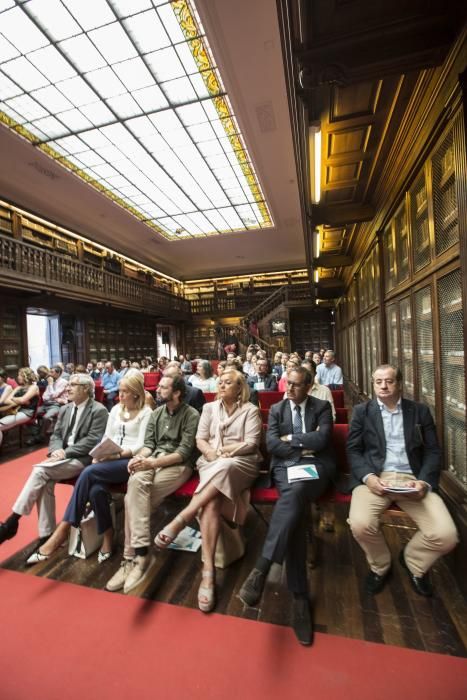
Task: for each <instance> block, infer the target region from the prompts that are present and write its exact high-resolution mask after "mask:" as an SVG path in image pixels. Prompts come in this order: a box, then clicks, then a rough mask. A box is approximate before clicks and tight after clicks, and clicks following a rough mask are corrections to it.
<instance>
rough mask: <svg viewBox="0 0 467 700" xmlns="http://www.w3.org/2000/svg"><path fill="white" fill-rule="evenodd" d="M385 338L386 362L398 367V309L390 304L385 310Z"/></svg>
mask: <svg viewBox="0 0 467 700" xmlns="http://www.w3.org/2000/svg"><path fill="white" fill-rule="evenodd" d="M386 322H387V338H388V362H389V364H391V365H395V366H396V367H398V366H399V338H398V332H397V326H398V309H397V304H391V306H388V307H387V310H386Z"/></svg>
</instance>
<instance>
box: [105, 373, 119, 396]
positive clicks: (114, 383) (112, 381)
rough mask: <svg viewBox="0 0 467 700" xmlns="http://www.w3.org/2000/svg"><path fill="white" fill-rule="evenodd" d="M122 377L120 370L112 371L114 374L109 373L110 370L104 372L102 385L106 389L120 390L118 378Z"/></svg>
mask: <svg viewBox="0 0 467 700" xmlns="http://www.w3.org/2000/svg"><path fill="white" fill-rule="evenodd" d="M119 379H120V377H119V375H118V372H116V371H115V370H114V371H113V372H112V374H109V373H108V372H104V374H103V375H102V386H103V387H104V391H115V392H117V391H118V380H119Z"/></svg>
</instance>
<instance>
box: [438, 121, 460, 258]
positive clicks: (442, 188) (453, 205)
mask: <svg viewBox="0 0 467 700" xmlns="http://www.w3.org/2000/svg"><path fill="white" fill-rule="evenodd" d="M432 172H433V211H434V221H435V250H436V255H440V254H441V253H443V252H444V251H446V250H448V248H450V247H451V246H452V245H454V244H455V243H457V242H458V240H459V220H458V210H457V195H456V181H455V168H454V144H453V136H452V131H450V132H449V133H448V134H447V135H446V136H445V137H444V138H443V140H442V142H441V144H440V146H439V148H438V149H437V150H436V151H435V153H434V154H433V158H432Z"/></svg>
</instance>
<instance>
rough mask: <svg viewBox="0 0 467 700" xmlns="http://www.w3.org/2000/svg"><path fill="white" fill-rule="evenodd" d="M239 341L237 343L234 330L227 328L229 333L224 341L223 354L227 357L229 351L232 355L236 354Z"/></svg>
mask: <svg viewBox="0 0 467 700" xmlns="http://www.w3.org/2000/svg"><path fill="white" fill-rule="evenodd" d="M239 347H240V346H239V343H238V338H237V336H236V335H235V331H233V330H229V334H228V336H227V338H226V340H225V342H224V352H225V356H226V358H227V355H228V353H229V352H233V353H234V355H238V349H239Z"/></svg>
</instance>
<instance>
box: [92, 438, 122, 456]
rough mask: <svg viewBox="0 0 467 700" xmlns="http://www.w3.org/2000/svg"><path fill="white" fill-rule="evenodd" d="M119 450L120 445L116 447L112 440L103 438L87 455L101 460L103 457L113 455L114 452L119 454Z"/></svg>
mask: <svg viewBox="0 0 467 700" xmlns="http://www.w3.org/2000/svg"><path fill="white" fill-rule="evenodd" d="M121 449H122V448H121V445H118V444H117V443H116V442H114V441H113V440H112V438H109V437H103V438H102V440H101V441H100V442H99V443H98V444H97V445H96V446H95V447H93V448H92V450H91V451H90V453H89V454H90V455H91V457H95V458H96V459H101V457H105V456H106V455H111V454H115V453H116V452H120V450H121Z"/></svg>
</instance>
